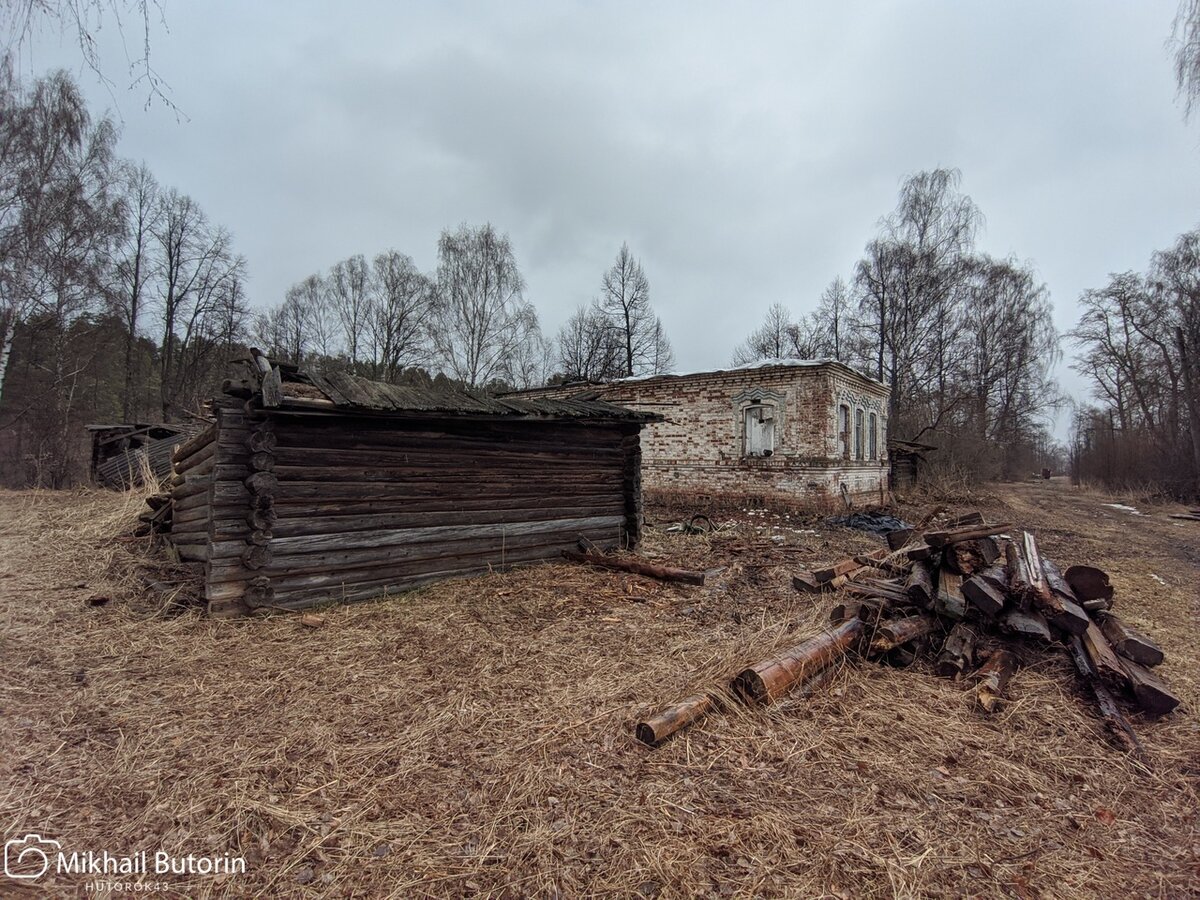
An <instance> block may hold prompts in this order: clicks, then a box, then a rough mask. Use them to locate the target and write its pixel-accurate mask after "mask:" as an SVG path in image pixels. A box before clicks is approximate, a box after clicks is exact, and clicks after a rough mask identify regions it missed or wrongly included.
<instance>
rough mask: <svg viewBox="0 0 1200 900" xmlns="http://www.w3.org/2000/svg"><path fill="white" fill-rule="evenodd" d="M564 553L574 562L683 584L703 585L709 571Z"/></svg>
mask: <svg viewBox="0 0 1200 900" xmlns="http://www.w3.org/2000/svg"><path fill="white" fill-rule="evenodd" d="M562 555H563V556H565V557H566V558H567V559H569V560H571V561H572V562H578V563H586V564H587V565H589V566H599V567H600V568H602V569H613V570H615V571H617V572H632V573H633V574H635V575H645V576H646V577H648V578H657V579H659V580H660V581H677V582H679V583H681V584H698V585H703V584H704V582H705V580H706V577H707V575H708V573H707V572H698V571H694V570H692V569H677V568H673V567H671V566H658V565H654V564H653V563H648V562H639V561H638V560H634V559H621V558H617V557H612V556H597V555H596V554H593V553H580V552H578V551H577V550H564V551H563V552H562Z"/></svg>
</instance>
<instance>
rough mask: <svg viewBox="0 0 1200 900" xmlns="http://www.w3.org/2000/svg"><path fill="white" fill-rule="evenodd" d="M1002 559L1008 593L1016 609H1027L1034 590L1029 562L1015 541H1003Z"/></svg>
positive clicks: (1031, 600) (1031, 601)
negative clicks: (1003, 560)
mask: <svg viewBox="0 0 1200 900" xmlns="http://www.w3.org/2000/svg"><path fill="white" fill-rule="evenodd" d="M1004 559H1005V565H1004V569H1005V573H1006V575H1007V580H1008V595H1009V597H1010V599H1011V600H1012V601H1013V602H1014V603H1015V604H1016V606H1017V608H1018V609H1022V610H1028V609H1029V608H1030V606H1032V604H1033V597H1034V593H1035V592H1034V589H1033V584H1032V582H1031V579H1030V575H1029V564H1028V563H1027V562H1026V561H1025V557H1024V556H1022V555H1021V550H1020V548H1019V547H1018V546H1017V544H1016V542H1015V541H1007V542H1006V543H1005V545H1004Z"/></svg>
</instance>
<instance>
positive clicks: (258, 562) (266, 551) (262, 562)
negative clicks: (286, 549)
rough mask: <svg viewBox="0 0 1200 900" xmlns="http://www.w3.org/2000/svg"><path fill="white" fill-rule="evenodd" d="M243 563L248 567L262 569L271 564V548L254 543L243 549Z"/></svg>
mask: <svg viewBox="0 0 1200 900" xmlns="http://www.w3.org/2000/svg"><path fill="white" fill-rule="evenodd" d="M241 558H242V565H244V566H245V567H246V568H247V569H262V568H265V567H266V566H269V565H270V564H271V549H270V548H269V547H265V546H259V545H257V544H252V545H250V546H248V547H246V549H245V550H244V551H242V557H241Z"/></svg>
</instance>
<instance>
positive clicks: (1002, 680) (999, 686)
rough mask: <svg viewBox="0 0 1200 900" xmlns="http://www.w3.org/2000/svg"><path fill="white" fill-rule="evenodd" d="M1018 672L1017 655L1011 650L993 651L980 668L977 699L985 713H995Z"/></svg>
mask: <svg viewBox="0 0 1200 900" xmlns="http://www.w3.org/2000/svg"><path fill="white" fill-rule="evenodd" d="M1016 671H1017V655H1016V654H1015V653H1013V652H1012V651H1011V650H993V651H992V652H991V654H990V655H989V656H988V658H987V662H985V663H984V664H983V665H982V666H980V667H979V672H978V674H979V686H978V687H977V688H976V689H975V697H976V700H977V702H978V703H979V706H980V708H981V709H982V710H983V711H984V712H986V713H992V712H995V710H996V704H997V703H998V702H999V701H1000V700H1001V699H1003V697H1004V689H1005V687H1006V686H1007V685H1008V682H1009V679H1010V678H1012V677H1013V674H1014V673H1015V672H1016Z"/></svg>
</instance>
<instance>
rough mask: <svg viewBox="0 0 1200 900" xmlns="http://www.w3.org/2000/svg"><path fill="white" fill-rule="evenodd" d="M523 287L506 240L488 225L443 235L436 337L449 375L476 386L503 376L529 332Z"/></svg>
mask: <svg viewBox="0 0 1200 900" xmlns="http://www.w3.org/2000/svg"><path fill="white" fill-rule="evenodd" d="M524 289H525V280H524V279H523V278H522V277H521V272H520V270H519V269H518V268H517V261H516V258H515V256H514V255H513V249H512V244H511V242H510V241H509V239H508V236H507V235H504V234H500V233H499V232H497V231H496V229H495V228H494V227H493V226H492V225H491V224H490V223H488V224H486V225H483V226H482V227H479V228H471V227H469V226H467V225H465V224H464V225H461V226H460V227H459V228H458V229H457V230H455V231H448V230H447V231H443V232H442V235H441V238H440V239H439V240H438V268H437V304H436V307H435V315H434V317H433V328H432V335H433V345H434V348H435V349H436V351H437V356H438V365H439V366H440V367H441V369H442V370H443V371H444V372H445V373H447V374H448V375H449V376H450V377H452V378H454V379H456V380H458V381H461V382H462V383H463V384H465V385H467V386H468V387H473V388H482V387H484V386H486V385H488V384H489V383H491V382H492V381H494V380H496V379H497V378H501V377H503V375H504V373H505V365H506V362H507V360H508V359H509V358H510V357H512V356H513V355H515V354H517V353H518V352H520V350H521V344H522V342H523V341H526V340H528V338H529V334H530V329H529V328H528V322H529V314H530V312H531V311H532V308H531V307H529V306H528V304H527V303H526V302H525V298H524V293H523V292H524Z"/></svg>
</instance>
